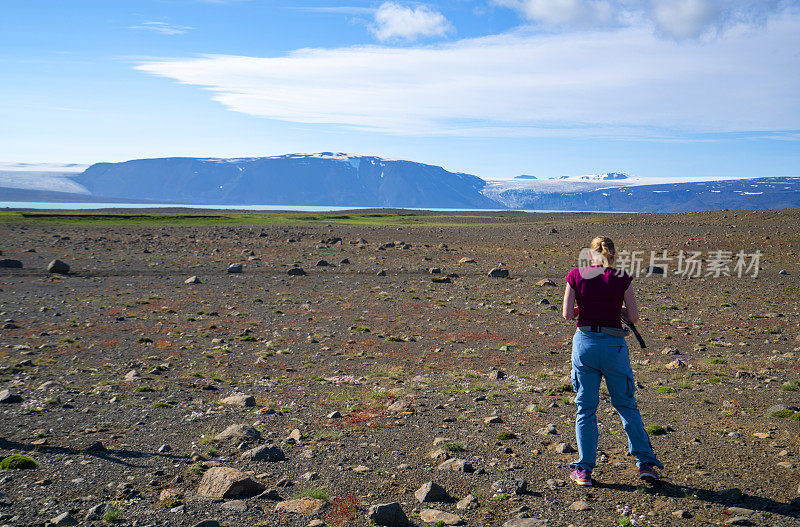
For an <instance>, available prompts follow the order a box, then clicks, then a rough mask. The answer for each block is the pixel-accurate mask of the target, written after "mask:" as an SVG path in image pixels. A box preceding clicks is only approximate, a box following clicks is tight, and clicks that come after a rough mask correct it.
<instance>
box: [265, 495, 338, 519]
mask: <svg viewBox="0 0 800 527" xmlns="http://www.w3.org/2000/svg"><path fill="white" fill-rule="evenodd" d="M325 505H327V504H326V503H325V501H324V500H319V499H316V498H308V497H306V498H299V499H296V500H286V501H282V502H280V503H278V504H277V505H275V512H293V513H295V514H302V515H303V516H311V515H313V514H319V512H320V511H322V509H324V508H325Z"/></svg>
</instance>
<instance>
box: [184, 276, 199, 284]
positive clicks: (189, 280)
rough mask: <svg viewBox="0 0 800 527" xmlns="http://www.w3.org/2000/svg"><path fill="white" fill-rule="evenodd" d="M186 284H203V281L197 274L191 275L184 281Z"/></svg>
mask: <svg viewBox="0 0 800 527" xmlns="http://www.w3.org/2000/svg"><path fill="white" fill-rule="evenodd" d="M183 283H184V284H202V283H203V282H201V281H200V279H199V278H197V277H196V276H190V277H189V278H187V279H186V280H184V281H183Z"/></svg>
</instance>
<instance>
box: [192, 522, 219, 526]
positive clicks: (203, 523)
mask: <svg viewBox="0 0 800 527" xmlns="http://www.w3.org/2000/svg"><path fill="white" fill-rule="evenodd" d="M193 527H221V526H220V523H219V522H218V521H217V520H203V521H201V522H200V523H195V524H194V526H193Z"/></svg>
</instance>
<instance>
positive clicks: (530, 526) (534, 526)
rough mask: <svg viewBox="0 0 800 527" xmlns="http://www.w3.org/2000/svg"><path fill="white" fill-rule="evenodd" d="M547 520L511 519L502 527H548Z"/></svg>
mask: <svg viewBox="0 0 800 527" xmlns="http://www.w3.org/2000/svg"><path fill="white" fill-rule="evenodd" d="M548 525H549V521H548V520H540V519H539V518H511V519H510V520H508V521H507V522H505V523H504V524H503V527H548Z"/></svg>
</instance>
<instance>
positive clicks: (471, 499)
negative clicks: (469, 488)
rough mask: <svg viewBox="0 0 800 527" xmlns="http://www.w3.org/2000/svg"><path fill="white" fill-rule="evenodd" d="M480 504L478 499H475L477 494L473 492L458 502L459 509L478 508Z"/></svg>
mask: <svg viewBox="0 0 800 527" xmlns="http://www.w3.org/2000/svg"><path fill="white" fill-rule="evenodd" d="M478 506H479V504H478V500H477V499H475V496H473V495H472V494H467V495H466V496H465V497H464V498H462V499H461V500H460V501H459V502H458V503H456V508H457V509H477V508H478Z"/></svg>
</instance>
